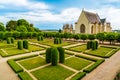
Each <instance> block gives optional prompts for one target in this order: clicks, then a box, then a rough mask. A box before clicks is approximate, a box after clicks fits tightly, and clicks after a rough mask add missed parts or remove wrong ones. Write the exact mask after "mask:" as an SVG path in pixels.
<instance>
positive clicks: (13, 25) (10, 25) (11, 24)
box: [6, 20, 17, 31]
mask: <svg viewBox="0 0 120 80" xmlns="http://www.w3.org/2000/svg"><path fill="white" fill-rule="evenodd" d="M16 27H17V21H15V20H10V21H8V22H7V24H6V30H8V31H12V30H15V29H16Z"/></svg>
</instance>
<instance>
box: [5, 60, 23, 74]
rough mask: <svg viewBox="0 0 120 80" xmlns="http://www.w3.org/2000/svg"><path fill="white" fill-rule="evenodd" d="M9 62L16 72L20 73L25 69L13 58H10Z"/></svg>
mask: <svg viewBox="0 0 120 80" xmlns="http://www.w3.org/2000/svg"><path fill="white" fill-rule="evenodd" d="M7 63H8V64H9V65H10V67H11V68H12V69H13V70H14V71H15V72H16V73H19V72H22V71H23V69H22V68H21V67H20V66H19V65H18V64H17V63H16V62H15V61H14V60H13V59H11V60H8V61H7Z"/></svg>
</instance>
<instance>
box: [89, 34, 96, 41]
mask: <svg viewBox="0 0 120 80" xmlns="http://www.w3.org/2000/svg"><path fill="white" fill-rule="evenodd" d="M95 38H96V36H95V35H94V34H89V35H88V39H89V40H94V39H95Z"/></svg>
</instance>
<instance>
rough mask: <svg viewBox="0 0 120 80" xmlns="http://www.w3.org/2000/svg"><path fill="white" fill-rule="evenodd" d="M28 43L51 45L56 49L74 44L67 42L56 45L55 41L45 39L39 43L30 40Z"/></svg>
mask: <svg viewBox="0 0 120 80" xmlns="http://www.w3.org/2000/svg"><path fill="white" fill-rule="evenodd" d="M28 41H30V42H35V43H40V44H44V45H49V46H55V47H57V46H66V45H69V44H72V42H67V41H62V44H54V40H53V39H44V40H43V41H37V39H29V40H28Z"/></svg>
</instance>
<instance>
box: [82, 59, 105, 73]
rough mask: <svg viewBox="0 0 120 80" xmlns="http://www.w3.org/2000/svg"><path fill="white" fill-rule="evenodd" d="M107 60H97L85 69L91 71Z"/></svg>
mask: <svg viewBox="0 0 120 80" xmlns="http://www.w3.org/2000/svg"><path fill="white" fill-rule="evenodd" d="M104 61H105V60H104V59H100V60H98V61H97V62H95V63H94V64H93V65H91V66H90V67H88V68H87V69H85V70H83V71H84V72H91V71H92V70H93V69H95V68H96V67H97V66H99V65H100V64H101V63H103V62H104Z"/></svg>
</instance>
